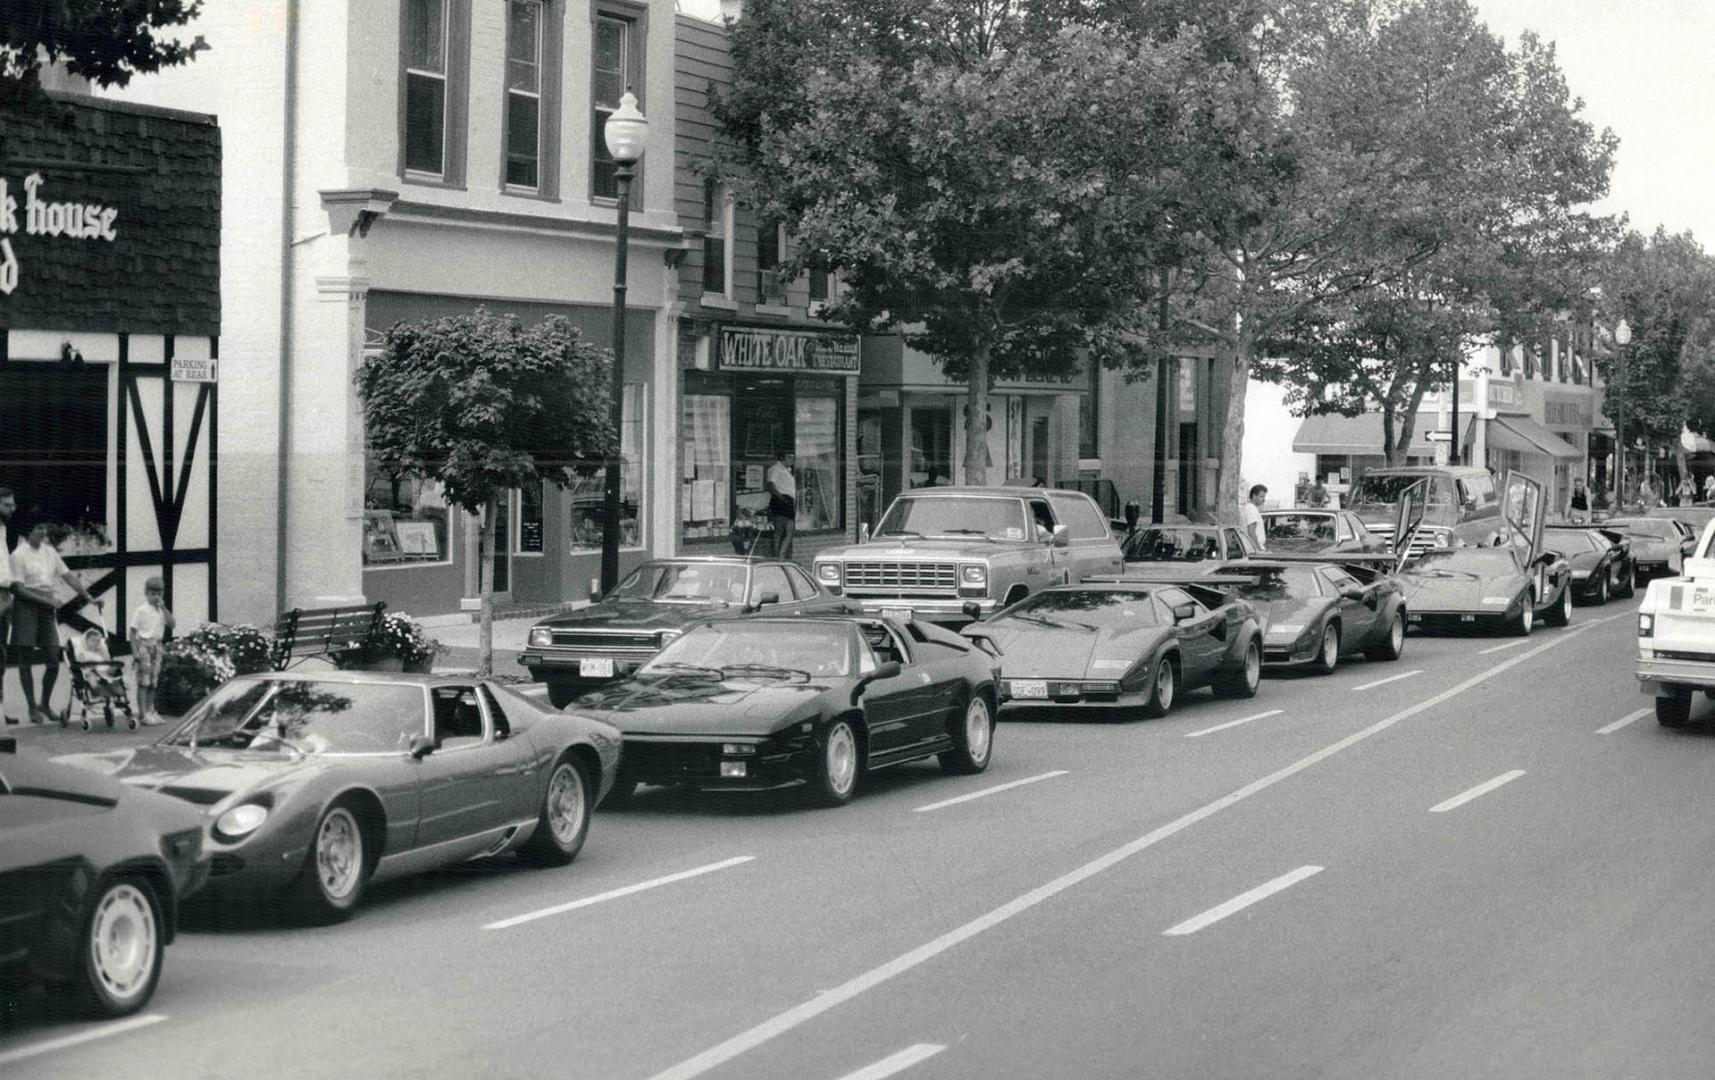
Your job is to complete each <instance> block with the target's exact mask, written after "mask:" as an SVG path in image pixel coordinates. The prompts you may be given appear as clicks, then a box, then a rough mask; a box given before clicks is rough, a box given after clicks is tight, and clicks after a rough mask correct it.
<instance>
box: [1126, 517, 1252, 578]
mask: <svg viewBox="0 0 1715 1080" xmlns="http://www.w3.org/2000/svg"><path fill="white" fill-rule="evenodd" d="M1122 553H1123V555H1124V557H1125V572H1126V574H1128V575H1130V576H1134V577H1135V576H1137V575H1139V574H1154V573H1155V572H1156V571H1160V570H1164V569H1171V570H1172V571H1173V572H1174V573H1173V576H1174V577H1175V578H1193V577H1202V576H1203V575H1204V574H1210V573H1214V572H1215V571H1216V570H1219V569H1220V568H1221V567H1222V566H1225V565H1226V564H1227V563H1229V562H1231V561H1232V560H1234V559H1248V558H1250V557H1251V556H1253V555H1256V554H1258V552H1257V549H1256V547H1255V546H1253V545H1252V544H1251V542H1250V541H1249V540H1248V539H1246V538H1245V535H1244V533H1243V532H1241V531H1240V530H1239V529H1237V528H1235V527H1234V526H1231V525H1191V524H1182V525H1181V524H1172V525H1146V526H1144V527H1143V528H1140V529H1138V530H1137V531H1136V532H1134V533H1132V534H1131V535H1130V536H1128V537H1127V538H1126V542H1125V547H1124V548H1123V549H1122Z"/></svg>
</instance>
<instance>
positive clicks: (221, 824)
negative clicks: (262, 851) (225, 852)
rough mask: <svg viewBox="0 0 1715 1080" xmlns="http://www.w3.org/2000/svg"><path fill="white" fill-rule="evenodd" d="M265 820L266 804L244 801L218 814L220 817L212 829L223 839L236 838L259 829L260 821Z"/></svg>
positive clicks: (266, 814)
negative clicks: (240, 804)
mask: <svg viewBox="0 0 1715 1080" xmlns="http://www.w3.org/2000/svg"><path fill="white" fill-rule="evenodd" d="M267 820H268V808H267V807H266V806H261V805H258V804H257V803H245V804H244V805H243V806H235V807H233V808H232V809H231V810H228V811H227V812H226V813H224V814H222V815H220V819H219V820H218V821H216V822H215V823H214V831H215V832H217V833H219V834H220V835H221V836H222V837H224V838H225V839H228V840H237V839H239V838H240V837H244V836H249V835H250V834H251V833H253V832H255V831H256V830H257V829H260V828H261V827H262V823H263V822H264V821H267Z"/></svg>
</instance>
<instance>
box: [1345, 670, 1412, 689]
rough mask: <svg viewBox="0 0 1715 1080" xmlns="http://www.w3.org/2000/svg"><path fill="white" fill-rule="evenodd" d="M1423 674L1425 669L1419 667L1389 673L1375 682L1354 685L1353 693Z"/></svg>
mask: <svg viewBox="0 0 1715 1080" xmlns="http://www.w3.org/2000/svg"><path fill="white" fill-rule="evenodd" d="M1421 674H1423V669H1422V668H1418V669H1417V670H1416V671H1405V672H1401V673H1400V674H1398V675H1389V676H1388V677H1387V678H1385V679H1377V680H1376V681H1375V682H1367V683H1365V684H1364V685H1362V686H1354V687H1352V693H1354V694H1356V693H1358V692H1359V691H1360V690H1374V689H1375V688H1376V687H1378V686H1386V685H1387V684H1388V683H1390V682H1398V681H1399V680H1401V679H1409V678H1411V677H1412V676H1413V675H1421Z"/></svg>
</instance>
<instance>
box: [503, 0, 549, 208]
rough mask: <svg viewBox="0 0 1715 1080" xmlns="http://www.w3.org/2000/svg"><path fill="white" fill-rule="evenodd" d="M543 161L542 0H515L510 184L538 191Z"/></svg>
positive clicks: (509, 52)
mask: <svg viewBox="0 0 1715 1080" xmlns="http://www.w3.org/2000/svg"><path fill="white" fill-rule="evenodd" d="M541 161H542V0H511V3H510V4H509V5H508V13H507V20H506V184H507V186H508V187H518V188H529V189H531V190H536V189H537V188H539V187H540V186H541V182H542V177H541Z"/></svg>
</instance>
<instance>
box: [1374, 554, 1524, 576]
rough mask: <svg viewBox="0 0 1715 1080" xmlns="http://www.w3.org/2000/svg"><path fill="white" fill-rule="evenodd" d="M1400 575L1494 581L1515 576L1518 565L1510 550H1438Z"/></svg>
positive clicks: (1425, 556) (1418, 560)
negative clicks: (1497, 577) (1505, 575)
mask: <svg viewBox="0 0 1715 1080" xmlns="http://www.w3.org/2000/svg"><path fill="white" fill-rule="evenodd" d="M1400 572H1401V573H1402V574H1404V575H1405V576H1406V577H1447V576H1448V575H1453V576H1459V575H1467V574H1468V575H1473V576H1477V577H1495V576H1496V575H1499V574H1516V573H1518V572H1519V565H1518V559H1517V558H1515V557H1514V555H1513V553H1512V549H1510V548H1504V547H1493V548H1475V547H1464V548H1437V549H1435V550H1433V551H1426V552H1424V553H1423V554H1422V555H1421V556H1419V557H1418V558H1417V559H1416V560H1415V561H1413V562H1409V563H1407V564H1406V565H1405V569H1404V570H1402V571H1400Z"/></svg>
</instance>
